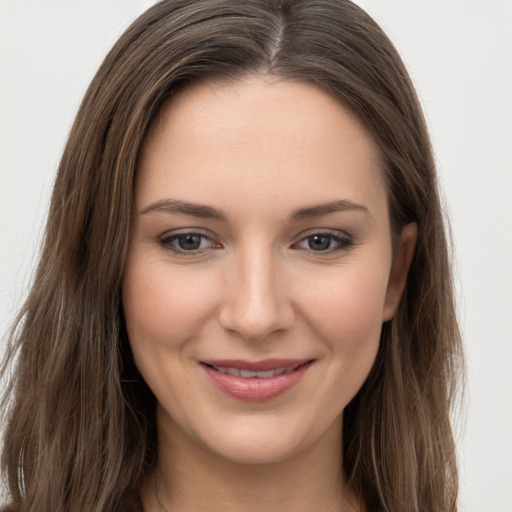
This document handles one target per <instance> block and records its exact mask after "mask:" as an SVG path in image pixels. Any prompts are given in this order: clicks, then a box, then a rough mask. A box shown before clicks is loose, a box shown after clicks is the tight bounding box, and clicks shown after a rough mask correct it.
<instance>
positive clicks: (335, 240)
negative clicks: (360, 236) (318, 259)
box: [296, 233, 353, 253]
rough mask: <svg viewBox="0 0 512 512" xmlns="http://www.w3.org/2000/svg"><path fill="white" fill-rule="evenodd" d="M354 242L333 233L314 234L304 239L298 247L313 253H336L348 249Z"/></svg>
mask: <svg viewBox="0 0 512 512" xmlns="http://www.w3.org/2000/svg"><path fill="white" fill-rule="evenodd" d="M352 245H353V241H352V240H351V239H350V238H349V237H347V236H341V235H339V234H333V233H314V234H311V235H308V236H306V237H304V238H302V239H301V240H300V241H299V242H298V243H297V244H296V247H298V248H299V249H306V250H308V251H313V252H327V253H330V252H335V251H339V250H343V249H348V248H349V247H350V246H352Z"/></svg>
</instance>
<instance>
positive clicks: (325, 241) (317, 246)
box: [309, 235, 331, 251]
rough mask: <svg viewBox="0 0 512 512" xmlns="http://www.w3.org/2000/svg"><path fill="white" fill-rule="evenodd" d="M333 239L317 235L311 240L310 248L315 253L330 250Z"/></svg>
mask: <svg viewBox="0 0 512 512" xmlns="http://www.w3.org/2000/svg"><path fill="white" fill-rule="evenodd" d="M330 244H331V239H330V238H329V237H328V236H320V235H315V236H312V237H310V238H309V247H310V248H311V249H313V250H315V251H325V250H326V249H329V246H330Z"/></svg>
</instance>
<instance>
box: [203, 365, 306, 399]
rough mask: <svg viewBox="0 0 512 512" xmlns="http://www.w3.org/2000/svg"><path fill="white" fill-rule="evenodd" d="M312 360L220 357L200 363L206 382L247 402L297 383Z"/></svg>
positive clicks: (277, 392) (282, 391)
mask: <svg viewBox="0 0 512 512" xmlns="http://www.w3.org/2000/svg"><path fill="white" fill-rule="evenodd" d="M312 363H313V360H311V359H309V360H304V359H303V360H291V359H287V360H285V359H279V360H277V359H273V360H266V361H260V362H247V361H235V360H231V361H227V360H224V361H201V366H202V368H203V369H204V370H205V372H206V374H207V375H208V377H209V378H210V381H211V382H212V383H213V384H214V385H215V387H216V388H217V389H219V390H220V391H222V392H223V393H224V394H226V395H228V396H230V397H231V398H236V399H238V400H243V401H247V402H263V401H267V400H271V399H273V398H276V397H277V396H279V395H281V394H283V393H285V392H286V391H288V390H289V389H290V388H292V387H293V386H295V385H296V384H298V383H299V382H300V380H301V379H302V377H303V376H304V374H305V373H306V371H307V370H308V368H309V367H310V366H311V365H312Z"/></svg>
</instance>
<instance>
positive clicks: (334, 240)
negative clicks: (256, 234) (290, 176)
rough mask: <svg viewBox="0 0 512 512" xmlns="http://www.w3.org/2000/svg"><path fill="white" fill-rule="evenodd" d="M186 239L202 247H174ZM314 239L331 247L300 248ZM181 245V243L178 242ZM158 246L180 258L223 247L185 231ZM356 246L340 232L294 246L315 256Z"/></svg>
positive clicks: (161, 240) (318, 233) (165, 238)
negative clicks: (206, 245)
mask: <svg viewBox="0 0 512 512" xmlns="http://www.w3.org/2000/svg"><path fill="white" fill-rule="evenodd" d="M186 237H200V239H201V240H200V246H199V248H197V249H192V250H186V249H183V248H178V247H175V246H174V245H173V243H174V242H177V241H179V239H180V238H186ZM314 238H324V239H328V240H329V247H328V248H327V249H322V250H317V251H315V250H314V249H311V248H305V247H300V244H301V243H303V242H307V241H308V240H309V243H311V241H312V240H313V239H314ZM204 241H208V242H210V245H209V246H208V247H201V245H202V244H203V242H204ZM178 243H179V242H178ZM158 244H159V245H160V246H161V247H162V248H163V249H165V250H169V251H172V252H173V253H174V254H177V255H179V256H185V257H187V256H196V255H199V254H202V253H204V252H205V251H207V250H208V249H212V248H213V249H218V248H220V247H221V245H220V244H216V243H215V242H214V241H213V240H212V239H211V238H210V237H209V236H208V235H205V234H204V233H201V232H198V231H184V232H180V233H174V234H169V235H164V236H162V237H160V238H159V239H158ZM332 244H335V247H332ZM353 245H354V240H353V239H352V238H351V237H350V236H348V235H340V233H339V232H335V233H333V232H329V231H315V232H311V233H310V234H307V235H305V236H302V237H301V239H300V240H299V241H298V242H296V243H294V244H293V245H292V248H293V249H301V250H304V251H307V252H310V253H311V254H314V255H315V256H321V255H326V254H333V253H336V252H339V251H348V250H349V249H350V248H351V247H352V246H353Z"/></svg>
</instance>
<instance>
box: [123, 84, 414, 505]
mask: <svg viewBox="0 0 512 512" xmlns="http://www.w3.org/2000/svg"><path fill="white" fill-rule="evenodd" d="M169 200H172V201H181V202H186V203H193V204H197V205H201V206H207V207H209V208H213V209H215V211H216V212H220V213H219V215H218V216H217V217H206V216H204V211H202V210H201V211H199V210H197V209H195V210H194V209H190V208H188V209H183V208H176V207H175V206H176V203H175V202H174V203H172V204H171V206H169ZM339 201H345V203H343V204H342V206H343V208H341V209H339V208H337V209H335V211H330V212H327V211H326V209H325V208H324V209H323V210H322V209H320V210H318V209H317V210H316V211H311V210H310V211H309V214H308V215H306V214H305V213H304V211H305V209H307V208H310V207H313V206H318V205H325V204H331V205H332V203H333V202H339ZM347 205H348V206H347ZM354 205H357V206H354ZM338 207H339V204H338ZM301 209H302V210H301ZM177 210H179V211H177ZM331 210H332V208H331ZM297 211H302V215H298V214H297ZM199 213H201V215H199ZM294 213H295V215H294ZM184 233H185V234H186V233H189V234H190V233H198V234H200V235H202V236H200V237H198V238H195V239H194V240H196V241H197V240H199V242H200V245H199V249H198V250H188V249H189V248H190V247H191V246H190V245H189V246H186V245H185V248H186V249H187V250H183V248H181V249H180V243H181V242H183V241H184V240H185V239H184V238H181V239H180V238H179V237H177V236H175V235H177V234H181V235H182V236H183V235H184ZM314 235H318V236H320V238H317V239H313V238H312V237H313V236H314ZM173 236H174V238H172V237H173ZM397 239H398V243H397V246H395V247H394V248H393V246H392V235H391V232H390V223H389V212H388V204H387V195H386V187H385V183H384V180H383V176H382V170H381V163H380V159H379V154H378V151H377V149H376V147H375V145H374V143H373V141H372V140H371V138H370V137H369V136H368V134H367V133H366V132H365V131H364V129H363V128H362V127H361V126H360V124H359V123H358V121H357V120H356V119H355V118H354V117H353V116H352V115H351V114H350V113H349V112H348V111H347V110H346V109H345V108H344V107H343V106H342V105H340V104H339V103H338V102H336V101H335V100H334V99H332V98H331V97H330V96H329V95H327V94H326V93H325V92H323V91H322V90H320V89H319V88H317V87H316V86H314V85H311V84H306V83H295V82H289V81H284V80H281V79H279V78H277V77H272V76H253V77H249V78H245V79H243V80H240V81H238V82H235V83H229V84H225V83H203V84H196V85H193V86H191V87H189V88H186V89H185V90H183V91H181V92H180V93H178V94H177V95H175V96H174V97H173V98H172V99H171V100H169V101H168V102H167V103H166V104H165V105H164V106H163V108H162V110H161V112H160V114H159V116H158V117H157V118H156V120H155V121H154V123H153V125H152V127H151V129H150V132H149V134H148V137H147V139H146V141H145V144H144V147H143V152H142V157H141V161H140V168H139V169H138V180H137V183H136V216H135V221H134V228H133V235H132V239H131V245H130V250H129V257H128V262H127V266H126V272H125V279H124V286H123V301H124V310H125V314H126V323H127V329H128V334H129V338H130V343H131V346H132V350H133V353H134V357H135V361H136V364H137V366H138V368H139V370H140V372H141V374H142V375H143V377H144V379H145V380H146V381H147V383H148V385H149V386H150V388H151V389H152V391H153V392H154V394H155V396H156V397H157V400H158V412H157V425H158V431H159V460H158V466H157V469H156V471H155V473H154V474H152V475H151V477H150V478H149V479H148V481H147V482H146V484H145V486H144V488H143V492H142V497H143V502H144V509H145V510H146V512H147V511H157V510H162V506H163V507H164V509H167V510H169V511H170V510H173V511H182V510H183V511H185V510H187V511H189V512H190V511H196V510H197V511H199V510H202V511H205V510H206V511H217V510H219V511H220V510H222V511H226V510H233V511H234V510H245V511H247V510H249V511H251V510H258V511H261V510H280V511H288V510H290V511H291V510H293V511H295V512H296V511H302V510H304V511H311V510H325V511H330V510H362V506H361V505H360V504H359V503H358V502H357V500H356V499H355V498H354V496H352V495H351V494H350V493H349V492H348V491H347V490H346V489H345V485H344V482H343V479H342V478H340V476H339V475H340V473H341V472H342V467H343V461H342V451H341V440H342V414H343V409H344V408H345V406H346V405H347V404H348V403H349V402H350V400H351V399H352V398H353V397H354V396H355V394H356V393H357V391H358V390H359V389H360V387H361V385H362V384H363V382H364V381H365V379H366V377H367V375H368V373H369V371H370V369H371V367H372V364H373V362H374V360H375V356H376V353H377V350H378V346H379V337H380V332H381V327H382V323H383V322H384V321H386V320H389V319H391V318H392V316H393V315H394V313H395V311H396V308H397V306H398V302H399V300H400V297H401V294H402V291H403V287H404V283H405V279H406V274H407V269H408V266H409V263H410V260H411V258H412V254H413V251H414V244H415V240H416V226H415V225H414V224H411V225H408V226H406V227H405V228H404V229H403V231H402V232H401V233H399V234H398V238H397ZM185 241H186V240H185ZM318 241H320V242H321V243H320V246H319V245H318V244H316V245H315V242H318ZM182 245H183V244H182ZM319 247H320V248H321V250H319ZM326 247H327V248H326ZM177 250H178V251H179V252H176V251H177ZM267 358H293V359H308V360H313V363H312V364H311V366H310V367H309V368H308V370H307V371H306V373H305V374H304V375H303V377H302V379H301V380H300V382H298V384H296V385H295V386H294V387H292V388H291V389H289V390H287V391H286V392H285V393H284V394H282V395H280V396H278V397H276V398H274V399H271V400H267V401H264V402H258V403H251V402H247V401H244V400H239V399H235V398H233V397H231V396H227V395H226V394H224V393H222V392H221V391H219V390H218V389H216V388H215V387H214V386H213V385H212V383H211V382H210V380H209V379H208V378H207V376H206V374H205V371H204V369H203V368H202V367H201V365H200V364H199V361H201V360H208V359H244V360H249V361H260V360H262V359H267Z"/></svg>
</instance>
